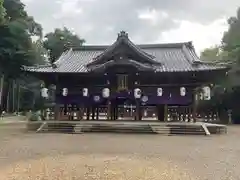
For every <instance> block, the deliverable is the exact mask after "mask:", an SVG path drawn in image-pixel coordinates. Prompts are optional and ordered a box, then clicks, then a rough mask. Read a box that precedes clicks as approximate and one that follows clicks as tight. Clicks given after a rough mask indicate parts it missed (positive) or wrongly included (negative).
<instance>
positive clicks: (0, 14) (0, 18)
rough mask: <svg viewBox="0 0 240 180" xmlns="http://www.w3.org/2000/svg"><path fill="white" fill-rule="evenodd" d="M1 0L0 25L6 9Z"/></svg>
mask: <svg viewBox="0 0 240 180" xmlns="http://www.w3.org/2000/svg"><path fill="white" fill-rule="evenodd" d="M3 1H4V0H0V25H1V24H3V23H4V22H5V15H6V10H5V8H4V7H3Z"/></svg>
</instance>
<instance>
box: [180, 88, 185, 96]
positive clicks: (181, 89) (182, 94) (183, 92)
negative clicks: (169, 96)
mask: <svg viewBox="0 0 240 180" xmlns="http://www.w3.org/2000/svg"><path fill="white" fill-rule="evenodd" d="M180 95H181V96H185V95H186V88H185V87H181V88H180Z"/></svg>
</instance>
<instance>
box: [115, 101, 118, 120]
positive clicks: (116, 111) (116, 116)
mask: <svg viewBox="0 0 240 180" xmlns="http://www.w3.org/2000/svg"><path fill="white" fill-rule="evenodd" d="M117 119H118V104H117V103H116V104H115V113H114V120H117Z"/></svg>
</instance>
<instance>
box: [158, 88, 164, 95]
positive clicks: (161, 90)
mask: <svg viewBox="0 0 240 180" xmlns="http://www.w3.org/2000/svg"><path fill="white" fill-rule="evenodd" d="M162 95H163V89H162V88H157V96H162Z"/></svg>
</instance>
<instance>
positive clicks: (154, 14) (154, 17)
mask: <svg viewBox="0 0 240 180" xmlns="http://www.w3.org/2000/svg"><path fill="white" fill-rule="evenodd" d="M168 17H169V15H168V14H167V13H166V12H164V11H157V10H155V9H151V10H150V9H148V10H142V11H139V12H138V18H139V19H141V20H147V21H149V22H150V23H151V24H152V25H157V24H158V23H159V22H160V21H161V20H164V19H166V18H168Z"/></svg>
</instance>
